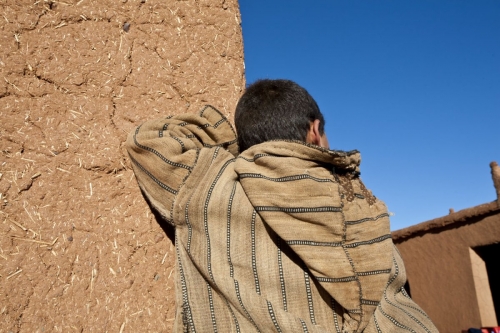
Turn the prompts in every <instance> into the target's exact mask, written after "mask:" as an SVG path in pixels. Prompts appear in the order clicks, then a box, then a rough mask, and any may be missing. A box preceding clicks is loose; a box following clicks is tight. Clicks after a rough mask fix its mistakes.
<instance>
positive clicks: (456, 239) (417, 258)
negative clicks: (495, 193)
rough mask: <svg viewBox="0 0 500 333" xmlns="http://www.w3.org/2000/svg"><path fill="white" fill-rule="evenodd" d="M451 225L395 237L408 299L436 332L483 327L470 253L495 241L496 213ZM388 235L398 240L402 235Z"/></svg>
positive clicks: (499, 219) (499, 233)
mask: <svg viewBox="0 0 500 333" xmlns="http://www.w3.org/2000/svg"><path fill="white" fill-rule="evenodd" d="M493 204H495V205H496V203H492V204H490V206H491V205H493ZM457 225H458V226H456V227H454V225H453V224H450V225H449V226H448V227H446V228H445V229H444V230H443V229H441V230H440V229H434V230H428V231H427V232H422V233H420V234H418V235H415V236H414V237H410V238H405V239H401V240H398V239H395V243H396V246H397V248H398V249H399V251H400V252H401V255H402V256H403V259H404V262H405V266H406V270H407V274H408V282H409V286H410V291H411V296H412V298H413V299H414V300H415V301H416V302H417V304H419V305H420V306H421V307H422V308H423V309H424V310H425V311H426V312H427V314H428V315H429V316H430V317H431V319H432V320H433V321H434V323H435V324H436V326H437V327H438V329H439V331H440V332H457V333H459V332H462V330H466V329H468V328H471V327H481V326H482V325H483V326H484V322H483V321H484V318H483V321H482V318H481V313H480V312H481V311H480V306H481V305H483V304H484V302H486V300H485V299H482V298H481V296H479V297H478V294H477V293H476V290H477V288H476V286H475V282H474V274H475V273H476V272H475V271H474V267H473V263H472V262H471V254H470V251H473V250H472V249H471V248H474V247H477V246H484V245H489V244H495V243H499V242H500V227H499V226H500V211H499V210H496V211H492V212H490V213H488V214H487V215H485V216H481V217H471V218H468V219H467V221H464V222H462V224H458V223H457ZM403 231H404V230H403ZM394 234H396V236H398V235H399V236H401V235H404V232H396V233H394ZM394 234H393V236H394ZM492 282H495V283H497V281H490V283H492ZM483 315H484V312H483ZM488 326H492V325H491V324H489V325H488Z"/></svg>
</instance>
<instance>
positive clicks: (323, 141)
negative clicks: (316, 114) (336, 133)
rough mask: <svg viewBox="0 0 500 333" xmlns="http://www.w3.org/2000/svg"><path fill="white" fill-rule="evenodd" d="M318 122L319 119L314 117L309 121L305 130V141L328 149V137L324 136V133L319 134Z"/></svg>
mask: <svg viewBox="0 0 500 333" xmlns="http://www.w3.org/2000/svg"><path fill="white" fill-rule="evenodd" d="M319 124H320V120H319V119H315V120H314V121H311V122H309V130H308V131H307V136H306V142H307V143H312V144H314V145H316V146H320V147H323V148H328V149H329V148H330V146H329V144H328V139H327V138H326V134H324V133H323V135H321V134H320V131H319Z"/></svg>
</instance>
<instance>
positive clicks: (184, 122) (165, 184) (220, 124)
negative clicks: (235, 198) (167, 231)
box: [126, 105, 238, 225]
mask: <svg viewBox="0 0 500 333" xmlns="http://www.w3.org/2000/svg"><path fill="white" fill-rule="evenodd" d="M216 146H219V147H222V148H225V149H226V151H227V152H226V153H227V154H232V155H237V151H238V147H237V144H236V133H235V131H234V129H233V127H232V126H231V124H230V123H229V121H228V120H227V119H226V118H225V117H224V115H222V114H221V113H220V112H219V111H218V110H216V109H215V108H213V107H212V106H209V105H208V106H206V107H205V108H204V109H203V110H201V111H200V112H199V113H198V114H183V115H178V116H169V117H167V118H164V119H156V120H151V121H147V122H145V123H144V124H142V125H140V126H138V127H137V128H136V129H135V130H133V131H132V132H131V133H130V134H129V136H128V139H127V142H126V148H127V150H128V153H129V156H130V160H131V162H132V166H133V169H134V172H135V176H136V178H137V181H138V183H139V186H140V188H141V190H142V191H143V193H144V194H145V196H146V197H147V199H148V200H149V202H150V203H151V205H152V206H153V207H154V208H155V209H156V210H157V211H158V212H159V213H160V214H161V215H162V217H163V218H164V219H165V220H166V221H167V222H169V223H171V224H172V225H175V223H176V222H175V221H173V219H172V207H173V204H174V201H175V199H176V196H177V194H178V193H179V190H180V188H181V187H182V185H183V184H184V183H185V182H186V180H187V179H188V177H189V176H190V175H191V173H192V172H193V170H194V169H195V168H196V162H197V159H198V156H199V154H200V152H201V150H202V149H206V148H212V147H216Z"/></svg>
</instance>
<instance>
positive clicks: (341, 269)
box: [127, 106, 437, 333]
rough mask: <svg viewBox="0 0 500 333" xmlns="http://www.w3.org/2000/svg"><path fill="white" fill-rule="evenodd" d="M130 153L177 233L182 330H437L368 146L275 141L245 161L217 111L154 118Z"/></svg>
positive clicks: (137, 134) (178, 325)
mask: <svg viewBox="0 0 500 333" xmlns="http://www.w3.org/2000/svg"><path fill="white" fill-rule="evenodd" d="M127 149H128V152H129V154H130V159H131V161H132V165H133V167H134V171H135V175H136V177H137V180H138V182H139V186H140V187H141V189H142V191H143V193H144V194H145V196H146V197H147V198H148V200H149V201H150V203H151V204H152V206H153V207H155V209H157V210H158V212H159V213H160V214H161V215H162V216H163V218H164V219H165V220H166V221H168V222H169V223H171V224H172V225H174V226H175V242H176V244H175V245H176V253H177V263H178V268H177V272H176V274H177V275H176V284H177V290H176V295H177V299H176V300H177V312H176V320H175V326H174V331H175V332H183V331H184V332H221V333H224V332H311V333H312V332H361V331H363V330H364V332H394V331H409V332H437V330H436V328H435V327H434V325H433V324H432V323H431V321H430V319H429V318H428V317H427V315H426V314H425V313H424V312H423V311H422V310H421V309H420V308H419V307H418V305H416V304H415V303H414V302H413V301H412V300H411V299H410V298H409V297H408V295H407V294H406V293H405V291H404V289H403V285H404V283H405V280H406V276H405V270H404V266H403V262H402V260H401V257H400V256H399V254H398V252H397V251H396V250H395V248H394V246H393V243H392V240H391V235H390V231H389V217H388V213H387V209H386V207H385V205H384V203H383V202H382V201H380V200H378V199H376V198H375V197H374V196H373V195H372V194H371V192H370V191H368V190H367V189H366V188H365V187H364V185H363V183H362V182H361V180H360V179H359V177H358V174H359V171H358V170H359V169H358V168H359V162H360V156H359V153H358V152H357V151H351V152H341V151H332V150H326V149H323V148H320V147H317V146H312V145H308V144H305V143H302V142H290V141H271V142H266V143H263V144H260V145H256V146H254V147H251V148H250V149H248V150H246V151H245V152H243V153H242V154H241V155H239V156H238V153H237V145H236V135H235V132H234V130H233V128H232V127H231V125H230V123H229V122H228V121H227V119H225V118H224V116H223V115H222V114H221V113H219V112H218V111H217V110H215V109H214V108H212V107H210V106H207V107H206V108H204V109H203V110H202V111H201V112H200V114H199V115H193V114H185V115H180V116H174V117H167V118H164V119H160V120H155V121H149V122H146V123H144V124H143V125H141V126H139V127H137V129H136V130H134V131H133V132H132V133H131V134H130V135H129V137H128V141H127Z"/></svg>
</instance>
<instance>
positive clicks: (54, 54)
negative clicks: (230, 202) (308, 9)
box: [0, 0, 245, 332]
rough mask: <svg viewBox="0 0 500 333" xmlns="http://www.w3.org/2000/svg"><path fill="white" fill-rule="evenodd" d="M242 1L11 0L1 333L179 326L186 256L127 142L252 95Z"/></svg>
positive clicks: (3, 132) (2, 69)
mask: <svg viewBox="0 0 500 333" xmlns="http://www.w3.org/2000/svg"><path fill="white" fill-rule="evenodd" d="M243 68H244V65H243V45H242V35H241V27H240V15H239V9H238V4H237V1H236V0H188V1H176V0H120V1H118V0H107V1H103V0H99V1H98V0H63V1H47V0H44V1H31V0H30V1H26V0H24V1H14V0H0V119H1V120H0V195H1V198H0V332H148V331H155V332H170V331H171V327H172V323H173V322H172V320H173V317H174V307H173V304H174V284H173V275H174V274H175V270H174V252H173V246H172V244H171V242H170V240H169V239H168V238H167V237H165V233H164V231H163V229H162V228H161V227H160V226H159V224H158V223H157V221H156V219H155V218H154V216H153V215H152V214H151V212H150V210H149V208H148V206H147V204H146V202H145V201H144V199H143V197H142V196H141V194H140V191H139V189H138V187H137V185H136V181H135V178H134V176H133V173H132V171H131V169H130V164H129V161H128V160H127V157H126V152H125V151H124V149H123V142H124V140H125V138H126V135H127V133H128V132H129V131H130V130H131V129H132V128H133V127H134V126H135V125H137V124H139V123H141V122H142V121H144V120H146V119H150V118H153V117H163V116H166V115H169V114H175V113H182V112H194V111H196V110H198V109H200V108H201V107H202V105H204V104H205V103H210V104H212V105H214V106H215V107H216V108H218V109H219V110H221V111H222V112H223V113H225V114H226V115H227V116H228V117H230V118H232V116H233V114H232V110H234V107H235V105H236V102H237V100H238V98H239V96H240V95H241V93H242V89H243V88H244V84H245V82H244V69H243Z"/></svg>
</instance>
